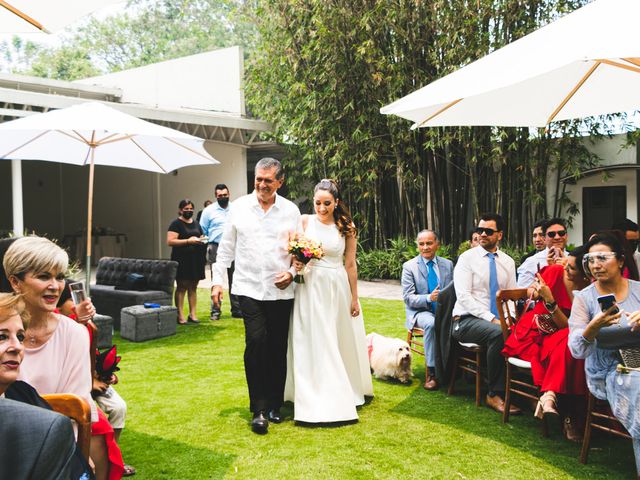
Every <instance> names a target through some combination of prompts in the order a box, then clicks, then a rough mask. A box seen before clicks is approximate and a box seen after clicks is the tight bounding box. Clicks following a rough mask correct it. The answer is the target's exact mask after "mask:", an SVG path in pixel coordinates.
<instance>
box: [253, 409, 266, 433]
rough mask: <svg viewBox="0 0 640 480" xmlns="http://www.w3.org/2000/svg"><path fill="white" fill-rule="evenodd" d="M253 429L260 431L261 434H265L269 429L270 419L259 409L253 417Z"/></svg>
mask: <svg viewBox="0 0 640 480" xmlns="http://www.w3.org/2000/svg"><path fill="white" fill-rule="evenodd" d="M251 430H252V431H253V432H254V433H259V434H260V435H264V434H265V433H267V431H268V430H269V421H268V420H267V419H266V418H265V416H264V412H263V411H259V412H256V413H254V414H253V419H252V420H251Z"/></svg>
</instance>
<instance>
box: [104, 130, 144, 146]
mask: <svg viewBox="0 0 640 480" xmlns="http://www.w3.org/2000/svg"><path fill="white" fill-rule="evenodd" d="M114 135H119V134H117V133H114V134H113V135H109V136H108V137H105V138H103V139H102V140H99V141H98V145H106V144H108V143H114V142H121V141H122V140H130V139H132V138H133V137H135V135H133V134H132V135H124V136H122V137H118V138H111V137H113V136H114ZM109 139H110V140H109Z"/></svg>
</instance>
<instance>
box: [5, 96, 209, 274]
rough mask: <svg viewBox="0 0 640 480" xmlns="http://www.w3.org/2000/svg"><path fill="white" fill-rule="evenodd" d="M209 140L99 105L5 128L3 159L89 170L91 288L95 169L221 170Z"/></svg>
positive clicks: (54, 112) (55, 112)
mask: <svg viewBox="0 0 640 480" xmlns="http://www.w3.org/2000/svg"><path fill="white" fill-rule="evenodd" d="M203 143H204V140H202V139H200V138H198V137H194V136H192V135H188V134H186V133H182V132H179V131H178V130H173V129H171V128H167V127H163V126H160V125H156V124H154V123H151V122H146V121H144V120H140V119H139V118H136V117H133V116H131V115H127V114H124V113H122V112H119V111H118V110H115V109H113V108H110V107H107V106H106V105H103V104H101V103H98V102H87V103H81V104H78V105H74V106H72V107H69V108H64V109H60V110H52V111H50V112H47V113H41V114H38V115H32V116H29V117H25V118H20V119H18V120H13V121H11V122H6V123H2V124H0V159H21V160H44V161H51V162H59V163H69V164H72V165H87V164H88V165H89V166H90V170H89V197H88V201H87V203H88V205H87V212H88V213H87V265H86V273H87V285H89V278H90V270H91V226H92V210H93V174H94V166H95V165H108V166H114V167H126V168H135V169H139V170H147V171H150V172H161V173H168V172H170V171H172V170H175V169H177V168H181V167H186V166H190V165H214V164H218V163H220V162H218V161H217V160H215V159H214V158H213V157H212V156H211V155H209V154H208V153H207V151H206V150H205V149H204V146H203Z"/></svg>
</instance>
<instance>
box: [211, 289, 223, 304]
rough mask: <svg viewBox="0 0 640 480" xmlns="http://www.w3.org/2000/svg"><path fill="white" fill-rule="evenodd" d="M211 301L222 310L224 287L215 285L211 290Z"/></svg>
mask: <svg viewBox="0 0 640 480" xmlns="http://www.w3.org/2000/svg"><path fill="white" fill-rule="evenodd" d="M211 301H212V302H213V306H214V307H216V308H220V305H221V304H222V285H214V286H213V287H212V288H211Z"/></svg>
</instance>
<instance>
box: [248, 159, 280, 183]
mask: <svg viewBox="0 0 640 480" xmlns="http://www.w3.org/2000/svg"><path fill="white" fill-rule="evenodd" d="M272 168H275V169H276V179H277V180H282V177H284V172H283V171H282V164H281V163H280V162H279V161H278V160H276V159H275V158H271V157H264V158H262V159H260V161H258V163H256V168H255V170H254V172H253V173H254V175H255V174H257V173H258V169H262V170H271V169H272Z"/></svg>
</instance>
